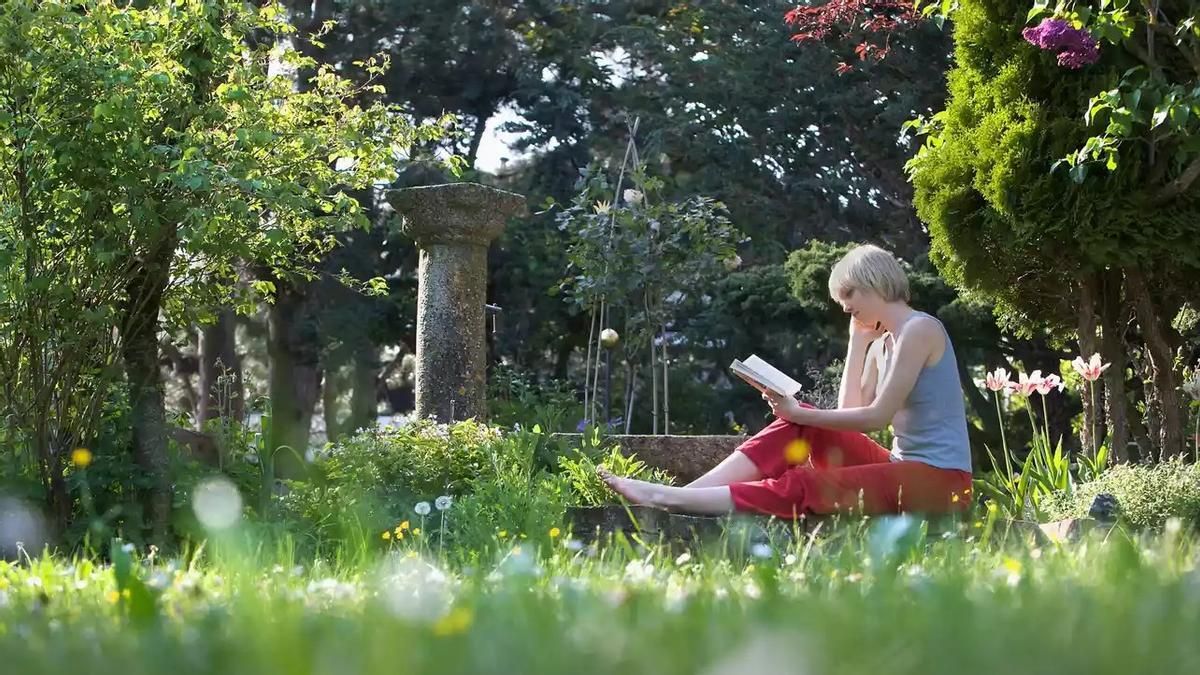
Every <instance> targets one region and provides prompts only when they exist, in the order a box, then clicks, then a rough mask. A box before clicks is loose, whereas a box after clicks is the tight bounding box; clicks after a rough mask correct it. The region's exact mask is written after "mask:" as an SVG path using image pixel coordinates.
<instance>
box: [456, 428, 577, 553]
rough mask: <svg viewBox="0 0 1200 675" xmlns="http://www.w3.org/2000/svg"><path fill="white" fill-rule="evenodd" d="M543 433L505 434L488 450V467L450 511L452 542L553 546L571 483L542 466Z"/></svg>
mask: <svg viewBox="0 0 1200 675" xmlns="http://www.w3.org/2000/svg"><path fill="white" fill-rule="evenodd" d="M543 443H544V437H543V434H542V433H541V432H540V431H518V432H514V433H510V434H508V435H506V436H505V437H504V438H503V439H501V440H499V441H497V442H495V443H493V444H491V445H490V446H489V447H488V448H487V449H486V450H485V455H486V463H485V464H486V468H485V469H484V470H483V471H482V472H479V473H477V474H476V475H475V476H473V477H472V479H471V480H470V481H469V485H468V488H467V494H466V495H465V496H464V497H462V498H461V499H460V500H459V501H458V502H457V503H456V504H455V505H454V507H453V508H452V509H451V510H450V511H449V512H448V517H447V520H448V526H447V531H448V533H449V537H450V540H452V541H453V542H454V543H455V544H456V545H458V546H460V547H462V548H464V549H471V550H475V551H487V550H490V549H492V548H493V547H495V546H496V545H497V544H506V543H507V542H508V541H510V540H515V541H518V542H519V541H521V540H523V539H527V540H530V541H532V542H533V543H541V544H548V543H549V542H550V540H551V539H552V538H553V537H551V535H550V532H551V530H552V529H554V528H559V532H558V533H556V536H557V534H559V533H561V529H562V528H561V526H562V524H563V521H564V518H565V515H566V506H567V501H568V490H569V486H568V485H567V483H566V482H565V481H564V480H563V478H562V477H561V476H559V475H556V474H554V473H551V472H549V471H547V470H545V469H544V468H542V467H541V466H540V463H539V461H538V458H537V456H538V453H539V448H540V447H541V446H542V444H543Z"/></svg>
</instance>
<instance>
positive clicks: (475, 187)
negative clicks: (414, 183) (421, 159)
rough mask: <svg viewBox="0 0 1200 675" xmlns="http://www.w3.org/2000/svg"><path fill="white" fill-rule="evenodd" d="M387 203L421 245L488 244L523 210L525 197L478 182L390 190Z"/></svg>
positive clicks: (403, 228)
mask: <svg viewBox="0 0 1200 675" xmlns="http://www.w3.org/2000/svg"><path fill="white" fill-rule="evenodd" d="M388 203H390V204H391V205H392V208H394V209H396V211H397V212H399V213H400V214H401V215H403V216H404V223H403V225H402V226H401V229H402V230H403V232H404V233H405V234H407V235H408V236H410V237H412V238H413V239H415V240H417V243H418V244H420V245H421V246H428V245H432V244H471V245H475V246H487V245H488V244H489V243H491V242H492V241H493V240H494V239H495V238H496V237H499V236H500V233H502V232H503V231H504V225H505V223H507V222H508V219H509V218H512V217H514V216H518V215H521V214H522V213H524V212H525V197H524V196H522V195H519V194H517V193H515V192H508V191H507V190H500V189H497V188H494V187H488V186H486V185H480V184H479V183H446V184H444V185H425V186H421V187H413V188H404V189H401V190H391V191H389V192H388Z"/></svg>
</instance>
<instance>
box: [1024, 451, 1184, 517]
mask: <svg viewBox="0 0 1200 675" xmlns="http://www.w3.org/2000/svg"><path fill="white" fill-rule="evenodd" d="M1101 492H1109V493H1112V494H1113V495H1115V496H1116V498H1117V501H1119V502H1120V503H1121V515H1122V518H1123V519H1124V520H1125V521H1126V522H1128V523H1129V525H1131V526H1132V527H1135V528H1154V527H1160V526H1161V525H1162V524H1163V523H1164V522H1165V521H1166V520H1167V519H1168V518H1181V519H1183V520H1184V521H1185V522H1189V523H1200V465H1196V464H1185V463H1183V462H1182V461H1180V460H1172V461H1169V462H1163V463H1162V464H1157V465H1154V466H1146V465H1129V464H1122V465H1118V466H1115V467H1113V468H1111V469H1109V470H1108V471H1105V472H1104V473H1103V474H1101V475H1100V477H1099V478H1097V479H1096V480H1093V481H1089V482H1087V483H1082V484H1080V485H1078V486H1076V489H1075V493H1074V495H1069V494H1067V493H1065V492H1064V493H1058V494H1056V495H1055V496H1054V497H1053V498H1052V499H1051V500H1049V503H1048V504H1047V506H1046V512H1047V515H1048V516H1050V517H1051V518H1072V517H1082V516H1086V515H1087V512H1088V507H1089V506H1091V503H1092V499H1093V498H1095V496H1096V495H1097V494H1099V493H1101Z"/></svg>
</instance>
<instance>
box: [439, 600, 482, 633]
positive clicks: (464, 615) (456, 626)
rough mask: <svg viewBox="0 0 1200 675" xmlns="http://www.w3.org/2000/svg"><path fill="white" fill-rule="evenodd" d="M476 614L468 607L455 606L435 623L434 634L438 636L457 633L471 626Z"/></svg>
mask: <svg viewBox="0 0 1200 675" xmlns="http://www.w3.org/2000/svg"><path fill="white" fill-rule="evenodd" d="M474 618H475V615H474V614H473V613H472V612H471V610H469V609H467V608H466V607H455V608H454V609H451V610H450V611H449V612H447V613H446V615H445V616H443V617H442V618H440V619H438V620H437V623H435V624H433V634H434V635H436V636H438V637H446V636H447V635H457V634H459V633H462V632H464V631H466V630H467V629H468V628H470V627H471V621H472V620H474Z"/></svg>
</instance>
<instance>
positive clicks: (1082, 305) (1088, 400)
mask: <svg viewBox="0 0 1200 675" xmlns="http://www.w3.org/2000/svg"><path fill="white" fill-rule="evenodd" d="M1096 281H1097V279H1096V277H1095V275H1092V274H1086V275H1084V277H1083V279H1081V280H1080V285H1079V354H1080V356H1081V357H1083V360H1085V361H1086V360H1088V359H1089V358H1091V356H1092V354H1096V353H1098V352H1099V351H1100V350H1099V349H1098V348H1097V346H1096V344H1097V338H1096ZM1099 385H1100V382H1096V383H1094V384H1093V383H1088V382H1084V385H1083V390H1082V391H1081V392H1080V398H1081V399H1083V427H1082V430H1081V431H1082V433H1081V434H1080V438H1079V441H1080V445H1081V446H1083V451H1084V452H1085V453H1087V454H1088V455H1089V456H1094V455H1095V450H1096V447H1097V445H1098V444H1097V442H1096V439H1098V438H1099V437H1100V433H1099V429H1098V427H1099V421H1100V415H1099V411H1098V410H1096V401H1095V400H1094V399H1093V398H1092V397H1093V395H1095V389H1098V388H1099Z"/></svg>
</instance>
